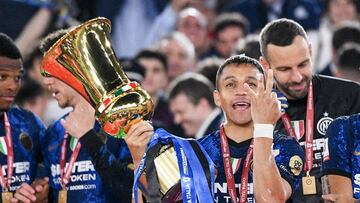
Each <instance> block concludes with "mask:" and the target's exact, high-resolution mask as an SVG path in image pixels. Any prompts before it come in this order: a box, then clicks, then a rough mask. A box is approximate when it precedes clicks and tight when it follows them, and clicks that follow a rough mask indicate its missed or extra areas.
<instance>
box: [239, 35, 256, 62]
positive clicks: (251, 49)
mask: <svg viewBox="0 0 360 203" xmlns="http://www.w3.org/2000/svg"><path fill="white" fill-rule="evenodd" d="M235 53H236V54H245V56H248V57H250V58H253V59H256V60H259V58H260V56H261V52H260V42H259V36H258V35H248V36H247V37H246V38H245V39H241V40H240V41H239V44H238V46H237V47H236V49H235Z"/></svg>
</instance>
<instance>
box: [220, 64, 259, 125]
mask: <svg viewBox="0 0 360 203" xmlns="http://www.w3.org/2000/svg"><path fill="white" fill-rule="evenodd" d="M258 74H261V73H260V72H259V71H258V70H257V69H256V68H255V67H254V66H253V65H251V64H241V65H237V64H230V65H228V66H227V67H225V68H224V70H223V72H222V74H221V75H220V78H219V80H218V90H215V91H214V100H215V103H216V105H217V106H219V107H221V108H222V110H223V111H224V113H225V116H226V120H227V122H229V123H232V124H236V125H246V124H249V123H250V122H252V118H251V111H250V97H249V95H248V94H247V93H246V92H245V88H244V84H248V85H249V86H250V88H252V89H254V91H256V89H257V86H258V80H257V75H258Z"/></svg>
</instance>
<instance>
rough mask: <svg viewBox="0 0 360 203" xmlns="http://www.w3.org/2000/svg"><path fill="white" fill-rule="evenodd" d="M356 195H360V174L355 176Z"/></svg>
mask: <svg viewBox="0 0 360 203" xmlns="http://www.w3.org/2000/svg"><path fill="white" fill-rule="evenodd" d="M354 194H360V174H355V176H354Z"/></svg>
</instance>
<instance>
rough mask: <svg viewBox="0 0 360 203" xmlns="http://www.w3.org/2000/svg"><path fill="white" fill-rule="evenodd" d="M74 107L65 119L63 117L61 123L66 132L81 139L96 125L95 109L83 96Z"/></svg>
mask: <svg viewBox="0 0 360 203" xmlns="http://www.w3.org/2000/svg"><path fill="white" fill-rule="evenodd" d="M73 108H74V109H73V111H72V112H70V113H69V115H68V116H66V118H65V119H61V124H62V125H63V126H64V128H65V131H66V132H68V133H69V134H70V135H71V136H73V137H75V138H78V139H79V138H81V137H82V136H83V135H85V133H87V132H88V131H89V130H91V129H92V128H93V127H94V124H95V109H94V108H93V107H92V106H91V105H90V104H89V102H87V101H86V100H85V99H84V98H83V97H81V98H80V99H79V100H78V102H77V103H76V104H75V106H73Z"/></svg>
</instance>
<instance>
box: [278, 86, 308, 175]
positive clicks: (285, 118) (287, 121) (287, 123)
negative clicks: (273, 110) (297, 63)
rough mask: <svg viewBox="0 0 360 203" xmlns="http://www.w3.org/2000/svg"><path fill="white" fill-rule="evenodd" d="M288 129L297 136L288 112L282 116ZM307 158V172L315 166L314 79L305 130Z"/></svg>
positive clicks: (292, 134) (293, 135)
mask: <svg viewBox="0 0 360 203" xmlns="http://www.w3.org/2000/svg"><path fill="white" fill-rule="evenodd" d="M281 119H282V121H283V124H284V126H285V129H286V131H287V132H288V134H289V135H290V136H292V137H295V138H296V135H295V130H294V128H293V126H292V125H291V121H290V117H289V115H288V114H287V113H284V114H283V115H282V116H281ZM305 136H306V137H305V138H306V139H305V158H306V163H305V167H304V170H305V171H306V172H307V174H309V173H310V170H311V169H312V167H313V161H314V160H313V155H314V154H313V153H314V152H313V140H314V89H313V84H312V81H310V85H309V91H308V97H307V102H306V132H305Z"/></svg>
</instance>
